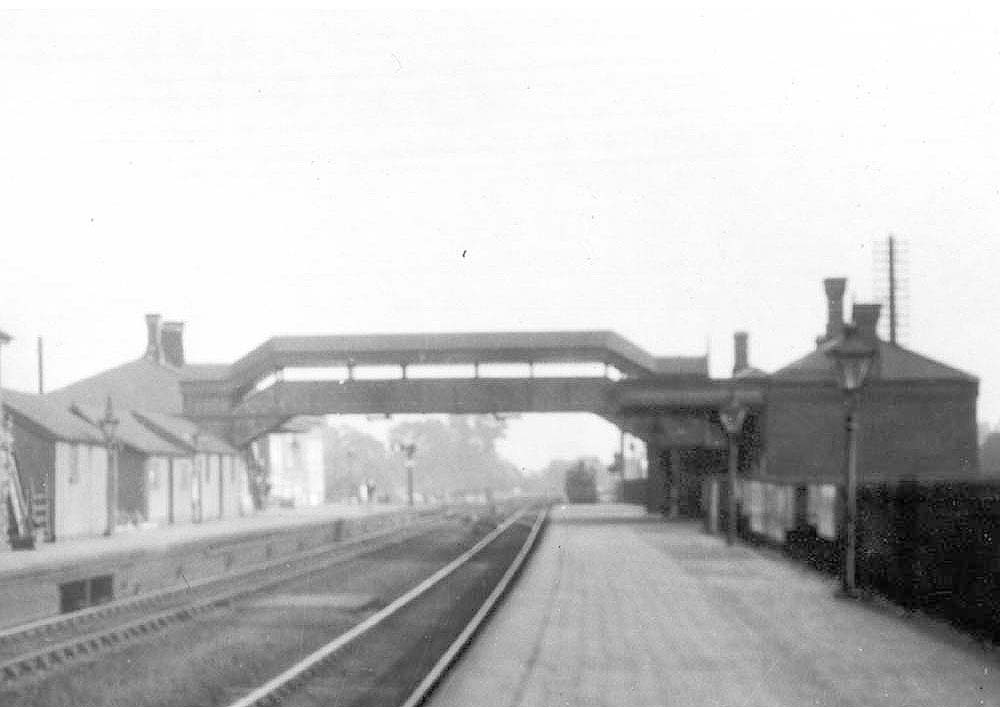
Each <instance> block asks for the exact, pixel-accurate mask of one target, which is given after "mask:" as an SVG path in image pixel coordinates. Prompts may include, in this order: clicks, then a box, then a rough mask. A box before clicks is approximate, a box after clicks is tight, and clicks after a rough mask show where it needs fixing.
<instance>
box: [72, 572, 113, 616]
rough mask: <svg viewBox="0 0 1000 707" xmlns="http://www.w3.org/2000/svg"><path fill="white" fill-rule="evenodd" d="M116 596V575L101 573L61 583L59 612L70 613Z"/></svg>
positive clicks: (106, 601)
mask: <svg viewBox="0 0 1000 707" xmlns="http://www.w3.org/2000/svg"><path fill="white" fill-rule="evenodd" d="M114 598H115V584H114V576H113V575H110V574H101V575H97V576H96V577H88V578H87V579H77V580H73V581H72V582H63V583H62V584H60V585H59V612H60V613H63V614H68V613H70V612H73V611H80V610H81V609H86V608H87V607H90V606H97V605H98V604H107V603H108V602H109V601H111V600H113V599H114Z"/></svg>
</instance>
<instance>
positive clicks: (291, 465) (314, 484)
mask: <svg viewBox="0 0 1000 707" xmlns="http://www.w3.org/2000/svg"><path fill="white" fill-rule="evenodd" d="M267 444H268V459H269V460H270V464H271V468H270V470H269V471H270V474H271V496H272V498H274V499H279V500H280V499H284V500H289V501H292V502H293V503H294V504H295V505H296V506H317V505H319V504H321V503H323V500H324V497H325V479H324V475H323V438H322V435H321V434H320V432H319V430H310V431H309V432H302V433H299V432H295V433H293V432H283V433H280V434H272V435H268V438H267Z"/></svg>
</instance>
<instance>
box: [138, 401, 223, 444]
mask: <svg viewBox="0 0 1000 707" xmlns="http://www.w3.org/2000/svg"><path fill="white" fill-rule="evenodd" d="M134 413H135V416H136V418H137V419H138V420H139V422H141V423H142V424H143V425H145V426H146V427H148V428H149V429H150V430H152V431H153V432H155V433H157V434H163V435H166V436H167V437H169V438H171V439H174V440H176V441H177V442H179V443H180V444H183V445H184V446H185V447H187V449H188V453H189V454H190V453H191V452H192V451H193V450H194V437H193V435H194V433H195V432H196V431H197V432H198V451H199V452H209V453H212V454H237V451H236V449H234V448H233V447H232V446H230V445H229V444H228V443H226V442H225V441H223V440H222V439H219V438H218V437H216V436H215V435H213V434H210V433H208V432H205V431H204V430H202V429H199V427H198V426H197V425H196V424H195V423H193V422H191V421H190V420H187V419H185V418H183V417H178V416H177V415H168V414H164V413H160V412H152V411H147V410H135V411H134Z"/></svg>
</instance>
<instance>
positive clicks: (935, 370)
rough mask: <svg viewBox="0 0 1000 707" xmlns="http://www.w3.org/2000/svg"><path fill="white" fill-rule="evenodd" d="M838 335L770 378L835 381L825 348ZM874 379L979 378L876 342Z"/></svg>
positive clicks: (960, 379) (828, 347) (828, 348)
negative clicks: (876, 356) (876, 359)
mask: <svg viewBox="0 0 1000 707" xmlns="http://www.w3.org/2000/svg"><path fill="white" fill-rule="evenodd" d="M837 341H838V340H837V339H833V340H830V341H827V342H825V343H823V344H820V345H819V346H818V347H817V348H816V349H815V350H814V351H811V352H810V353H808V354H806V355H805V356H803V357H802V358H800V359H797V360H795V361H792V362H791V363H790V364H788V365H787V366H785V367H784V368H781V369H779V370H777V371H775V372H774V373H773V374H771V376H770V377H771V378H772V379H773V380H779V381H803V382H835V381H836V374H835V373H834V369H833V362H832V361H831V360H830V357H829V355H828V352H829V351H830V349H831V348H833V346H835V345H836V343H837ZM871 375H872V377H873V379H874V380H884V381H913V380H923V381H966V382H970V383H971V382H977V381H978V380H979V379H978V378H976V377H975V376H973V375H970V374H968V373H966V372H964V371H960V370H958V369H957V368H952V367H951V366H946V365H945V364H943V363H940V362H938V361H935V360H933V359H930V358H927V357H926V356H923V355H921V354H918V353H916V352H915V351H911V350H909V349H907V348H904V347H902V346H899V345H896V344H890V343H888V342H885V341H879V342H878V361H877V363H876V366H875V368H874V370H873V371H872V374H871Z"/></svg>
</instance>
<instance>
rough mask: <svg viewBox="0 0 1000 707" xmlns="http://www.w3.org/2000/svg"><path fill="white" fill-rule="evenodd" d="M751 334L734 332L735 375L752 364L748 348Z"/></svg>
mask: <svg viewBox="0 0 1000 707" xmlns="http://www.w3.org/2000/svg"><path fill="white" fill-rule="evenodd" d="M748 341H749V334H747V333H746V332H745V331H738V332H736V333H735V334H733V375H734V376H735V375H736V374H737V373H739V372H740V371H742V370H745V369H746V368H747V367H749V365H750V356H749V349H748Z"/></svg>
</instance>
